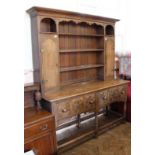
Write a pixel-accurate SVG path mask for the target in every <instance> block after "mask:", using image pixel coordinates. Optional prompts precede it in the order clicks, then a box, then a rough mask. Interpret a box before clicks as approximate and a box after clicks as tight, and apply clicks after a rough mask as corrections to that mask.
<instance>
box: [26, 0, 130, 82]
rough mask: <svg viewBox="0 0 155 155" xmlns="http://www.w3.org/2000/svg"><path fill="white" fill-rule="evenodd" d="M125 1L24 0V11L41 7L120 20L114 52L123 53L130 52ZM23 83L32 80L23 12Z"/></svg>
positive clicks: (27, 28)
mask: <svg viewBox="0 0 155 155" xmlns="http://www.w3.org/2000/svg"><path fill="white" fill-rule="evenodd" d="M127 2H128V1H127V0H117V1H116V0H108V1H107V0H26V1H25V2H24V3H25V4H24V9H25V11H26V10H27V9H29V8H30V7H32V6H41V7H48V8H54V9H62V10H69V11H75V12H81V13H87V14H93V15H99V16H105V17H112V18H117V19H120V22H118V23H117V24H116V51H117V52H121V53H125V52H128V51H130V44H129V43H130V42H129V38H130V37H129V34H130V31H129V25H130V23H129V21H130V19H129V18H128V13H129V11H128V5H127ZM24 20H25V27H24V31H25V37H24V40H25V54H24V57H25V63H24V64H25V65H24V77H25V83H28V82H33V78H32V71H33V66H32V46H31V30H30V17H29V15H28V14H27V13H26V12H25V15H24Z"/></svg>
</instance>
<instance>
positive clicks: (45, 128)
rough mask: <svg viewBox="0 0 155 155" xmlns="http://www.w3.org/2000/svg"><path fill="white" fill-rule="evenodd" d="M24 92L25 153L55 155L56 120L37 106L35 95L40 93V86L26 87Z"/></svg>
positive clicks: (31, 85) (30, 85)
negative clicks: (31, 151) (30, 151)
mask: <svg viewBox="0 0 155 155" xmlns="http://www.w3.org/2000/svg"><path fill="white" fill-rule="evenodd" d="M24 90H25V92H24V97H25V102H24V103H25V108H24V151H25V152H26V151H29V150H33V151H34V153H35V154H36V155H54V154H56V134H55V118H54V116H53V115H52V114H51V113H49V112H47V111H45V110H43V109H40V108H38V107H37V105H35V102H34V97H35V96H34V95H35V93H36V92H37V91H39V84H29V85H26V86H25V88H24Z"/></svg>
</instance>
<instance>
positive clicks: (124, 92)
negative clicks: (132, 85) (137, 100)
mask: <svg viewBox="0 0 155 155" xmlns="http://www.w3.org/2000/svg"><path fill="white" fill-rule="evenodd" d="M126 97H127V85H123V86H119V96H118V101H125V100H126Z"/></svg>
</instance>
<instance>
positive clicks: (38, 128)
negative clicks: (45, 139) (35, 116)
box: [24, 120, 54, 138]
mask: <svg viewBox="0 0 155 155" xmlns="http://www.w3.org/2000/svg"><path fill="white" fill-rule="evenodd" d="M53 129H54V127H53V126H52V121H51V120H47V121H42V122H38V123H36V124H35V125H31V126H29V127H26V128H25V129H24V138H29V137H34V136H37V135H39V134H41V133H44V132H49V131H50V130H53Z"/></svg>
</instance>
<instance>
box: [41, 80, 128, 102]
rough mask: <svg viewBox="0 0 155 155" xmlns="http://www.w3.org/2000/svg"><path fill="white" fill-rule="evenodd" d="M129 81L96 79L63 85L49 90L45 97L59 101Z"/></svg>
mask: <svg viewBox="0 0 155 155" xmlns="http://www.w3.org/2000/svg"><path fill="white" fill-rule="evenodd" d="M127 83H129V81H127V80H108V81H94V82H83V83H79V84H74V85H70V86H67V87H62V88H60V89H59V90H57V91H55V92H51V91H48V92H46V93H45V96H43V98H45V99H46V100H48V101H51V102H52V101H57V100H62V99H67V98H70V97H75V96H78V95H82V94H86V93H91V92H95V91H100V90H103V89H107V88H110V87H115V86H119V85H124V84H127Z"/></svg>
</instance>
